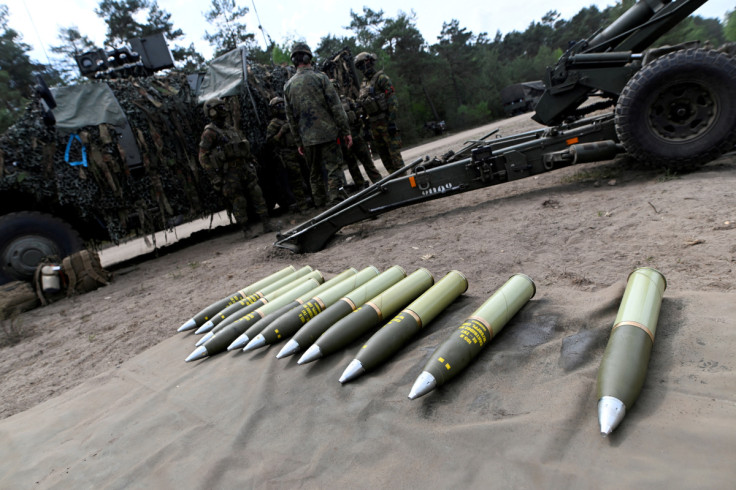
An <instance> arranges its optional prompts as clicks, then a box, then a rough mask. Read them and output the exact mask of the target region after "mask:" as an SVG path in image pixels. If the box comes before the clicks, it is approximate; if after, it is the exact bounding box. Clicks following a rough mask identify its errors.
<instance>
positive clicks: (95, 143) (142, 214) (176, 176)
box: [0, 62, 289, 243]
mask: <svg viewBox="0 0 736 490" xmlns="http://www.w3.org/2000/svg"><path fill="white" fill-rule="evenodd" d="M288 77H289V69H287V68H284V67H273V68H272V67H265V66H262V65H256V64H253V63H250V62H249V63H248V77H247V82H248V83H247V85H246V84H244V86H245V87H247V90H243V92H244V93H241V94H239V95H236V96H232V97H229V100H230V103H231V104H232V105H233V106H234V107H239V108H240V115H241V118H240V120H239V121H235V124H236V125H237V126H238V127H239V128H240V129H241V130H242V132H243V134H244V135H245V136H246V137H247V138H248V140H249V141H250V142H251V147H252V148H253V151H254V153H255V154H256V155H258V153H259V151H260V149H261V147H262V146H263V145H264V142H265V130H266V125H267V123H268V120H269V113H268V102H269V100H270V99H271V98H272V97H274V96H276V95H281V94H282V91H283V85H284V83H286V80H287V79H288ZM101 83H106V84H107V85H108V86H109V87H110V89H111V90H112V92H113V93H114V95H115V97H116V98H117V101H118V103H119V104H120V106H121V107H122V109H123V111H124V113H125V115H126V116H127V119H128V122H129V124H130V127H131V129H132V132H133V136H134V139H135V142H136V143H137V146H138V149H139V151H140V155H141V160H142V162H141V165H138V166H133V167H131V166H129V165H128V163H127V161H126V151H125V148H124V147H123V146H122V145H121V143H120V133H119V132H118V130H116V129H115V127H114V126H112V125H110V124H99V125H96V126H85V127H81V128H78V129H75V130H72V131H70V130H62V129H58V128H55V127H54V126H52V127H47V126H46V125H45V124H44V123H43V118H42V115H43V108H42V102H41V100H40V99H38V98H36V99H34V100H32V101H31V103H30V104H29V105H28V107H27V109H26V112H25V114H24V116H23V117H22V119H21V120H20V121H19V122H18V123H17V124H15V125H14V126H13V127H11V128H10V129H9V130H8V131H7V132H6V133H5V134H3V135H2V136H0V193H2V196H3V200H6V199H12V200H13V201H14V202H16V203H17V206H16V207H11V209H9V210H8V209H6V210H5V211H6V212H8V211H10V212H12V211H20V210H36V211H43V212H46V213H49V214H52V215H55V216H57V217H60V218H62V219H65V220H67V221H69V222H70V223H71V224H72V225H73V226H74V227H75V228H77V229H79V231H80V232H82V235H83V236H84V237H85V238H89V237H90V236H94V238H95V239H96V240H98V241H99V240H111V241H113V242H115V243H117V242H119V241H120V240H123V239H124V238H126V237H129V236H140V235H146V234H149V233H152V232H154V231H157V230H163V229H169V228H172V227H173V226H174V225H175V224H178V223H179V222H181V221H184V220H191V219H195V218H198V217H204V216H207V215H210V214H212V213H214V212H217V211H220V210H222V209H225V204H224V203H223V200H222V198H221V196H220V195H219V194H218V193H216V192H214V191H213V190H212V189H211V186H210V185H209V182H208V181H207V179H206V177H205V175H204V173H203V172H201V170H200V167H199V163H198V145H199V139H200V135H201V132H202V130H203V128H204V126H205V124H206V122H207V121H206V120H205V118H204V115H203V112H202V108H201V104H199V103H198V97H197V94H195V93H194V92H193V90H192V88H191V87H190V85H189V82H188V81H187V76H186V74H183V73H179V72H173V71H172V72H170V73H169V74H167V75H165V76H151V77H146V78H128V79H115V80H106V81H104V82H101ZM77 138H78V139H77ZM70 139H71V144H70V146H69V149H68V150H67V145H68V144H69V142H70ZM83 151H84V153H85V154H86V155H83ZM85 157H86V162H87V165H86V166H84V165H83V164H78V165H75V163H77V162H81V161H82V160H84V159H85ZM67 162H69V163H67ZM6 202H7V201H6ZM91 229H96V231H97V233H90V232H89V231H90V230H91Z"/></svg>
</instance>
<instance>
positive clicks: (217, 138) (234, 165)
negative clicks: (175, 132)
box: [199, 123, 268, 230]
mask: <svg viewBox="0 0 736 490" xmlns="http://www.w3.org/2000/svg"><path fill="white" fill-rule="evenodd" d="M252 160H253V157H252V156H251V153H250V145H249V144H248V140H245V139H243V138H242V137H241V136H240V134H239V133H238V131H237V130H236V129H235V128H233V127H231V126H228V125H226V124H223V125H222V127H220V126H218V125H217V124H215V123H210V124H208V125H207V126H205V128H204V132H202V138H201V140H200V142H199V163H200V165H201V166H202V168H203V169H204V171H205V173H206V174H207V177H209V179H210V183H211V184H212V186H213V187H214V188H215V190H217V191H218V192H221V193H222V195H223V196H224V197H225V198H226V199H227V200H228V201H229V202H230V205H231V209H232V213H233V216H235V220H236V221H237V222H238V224H240V225H241V226H242V227H243V229H244V230H245V228H246V222H247V221H248V211H247V208H248V200H250V202H251V204H252V206H253V210H254V211H255V213H256V214H257V215H258V216H259V217H260V218H261V221H263V223H264V224H265V223H268V210H267V209H266V203H265V201H264V200H263V194H262V192H261V188H260V187H259V186H258V176H257V174H256V169H255V167H254V165H253V163H252Z"/></svg>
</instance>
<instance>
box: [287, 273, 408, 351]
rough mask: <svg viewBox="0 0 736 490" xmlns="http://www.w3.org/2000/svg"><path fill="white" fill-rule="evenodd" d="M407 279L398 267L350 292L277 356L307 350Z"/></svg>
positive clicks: (307, 326) (301, 330)
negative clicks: (334, 328) (335, 326)
mask: <svg viewBox="0 0 736 490" xmlns="http://www.w3.org/2000/svg"><path fill="white" fill-rule="evenodd" d="M405 277H406V272H404V269H402V268H401V267H399V266H398V265H394V266H392V267H389V268H388V269H386V270H385V271H383V272H382V273H380V274H379V275H378V276H376V277H374V278H373V279H371V280H370V281H368V282H367V283H365V284H363V285H362V286H360V287H358V288H356V289H354V290H353V291H350V292H349V293H348V294H346V295H345V297H343V298H340V299H339V300H338V301H337V302H335V304H333V305H332V306H329V307H328V308H327V309H326V310H324V311H323V312H322V313H320V314H319V315H318V316H316V317H315V318H313V319H312V320H310V321H309V323H307V324H305V325H304V326H303V327H302V328H300V329H299V330H298V331H297V332H296V333H295V334H294V336H293V337H292V338H291V339H290V340H289V342H288V345H286V346H284V348H283V349H281V352H279V353H278V355H277V356H276V357H277V358H279V359H281V358H283V357H287V356H290V355H292V354H294V353H296V352H298V351H300V350H302V349H306V348H307V347H309V346H310V345H312V344H313V343H314V341H315V340H317V338H318V337H319V336H320V335H322V334H323V333H325V332H326V331H327V329H328V328H330V327H331V326H332V325H333V324H335V322H337V321H338V320H340V319H341V318H344V317H345V316H347V315H349V314H350V313H352V312H353V311H355V310H356V308H359V307H361V306H363V304H365V302H366V301H368V300H369V299H371V298H374V297H375V296H376V295H378V294H381V293H382V292H384V291H385V290H386V289H388V288H390V287H391V286H393V285H394V284H396V283H397V282H399V281H401V280H402V279H403V278H405Z"/></svg>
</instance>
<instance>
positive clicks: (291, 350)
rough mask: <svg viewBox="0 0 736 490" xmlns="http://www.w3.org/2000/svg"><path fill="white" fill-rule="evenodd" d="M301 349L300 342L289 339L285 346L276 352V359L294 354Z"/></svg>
mask: <svg viewBox="0 0 736 490" xmlns="http://www.w3.org/2000/svg"><path fill="white" fill-rule="evenodd" d="M299 349H300V347H299V342H297V341H296V340H294V339H289V341H288V342H287V343H286V345H285V346H284V348H283V349H281V350H280V351H279V353H278V354H276V359H283V358H284V357H289V356H292V355H294V354H296V353H297V352H299Z"/></svg>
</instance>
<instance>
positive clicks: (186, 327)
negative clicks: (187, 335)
mask: <svg viewBox="0 0 736 490" xmlns="http://www.w3.org/2000/svg"><path fill="white" fill-rule="evenodd" d="M193 328H197V322H195V321H194V318H191V319H189V321H187V322H186V323H185V324H184V325H182V326H181V327H179V329H178V330H177V332H186V331H187V330H191V329H193Z"/></svg>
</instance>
